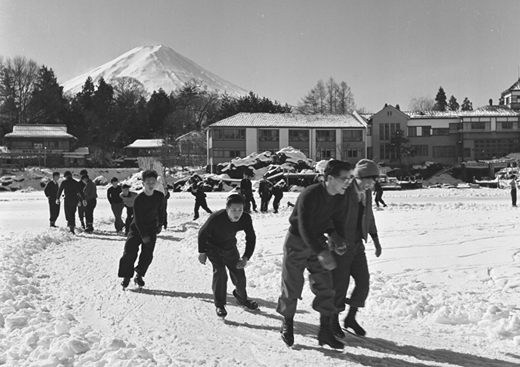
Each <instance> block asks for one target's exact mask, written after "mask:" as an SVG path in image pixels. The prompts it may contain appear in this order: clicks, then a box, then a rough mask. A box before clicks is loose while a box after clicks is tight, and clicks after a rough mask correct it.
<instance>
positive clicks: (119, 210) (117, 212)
mask: <svg viewBox="0 0 520 367" xmlns="http://www.w3.org/2000/svg"><path fill="white" fill-rule="evenodd" d="M110 206H111V207H112V213H114V218H115V220H114V227H116V231H117V232H119V231H121V230H122V229H123V228H124V226H125V224H124V223H123V219H122V218H121V216H122V215H123V209H124V207H125V203H123V202H120V203H117V204H110Z"/></svg>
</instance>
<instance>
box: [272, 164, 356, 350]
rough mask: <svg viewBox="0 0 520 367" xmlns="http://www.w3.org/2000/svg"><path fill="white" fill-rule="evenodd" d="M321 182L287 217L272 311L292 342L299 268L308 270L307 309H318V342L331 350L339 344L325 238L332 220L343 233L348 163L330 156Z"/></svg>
mask: <svg viewBox="0 0 520 367" xmlns="http://www.w3.org/2000/svg"><path fill="white" fill-rule="evenodd" d="M324 177H325V181H324V182H323V183H317V184H313V185H310V186H308V187H307V188H305V190H303V191H302V193H301V194H300V196H299V197H298V200H297V201H296V205H295V207H294V209H293V211H292V213H291V216H290V217H289V223H290V224H291V225H290V227H289V231H288V232H287V235H286V237H285V243H284V246H283V247H284V256H283V263H282V294H281V295H280V298H279V299H278V306H277V308H276V311H277V312H278V313H279V314H281V315H282V316H283V317H284V320H283V323H282V327H281V330H280V332H281V336H282V340H283V341H284V342H285V343H286V344H287V345H288V346H292V345H293V343H294V332H293V318H294V315H295V313H296V305H297V302H298V298H300V297H301V294H302V289H303V284H304V277H303V273H304V270H305V269H307V270H308V271H309V273H310V274H309V283H310V286H311V290H312V292H313V293H314V295H315V298H314V302H313V304H312V307H313V308H314V309H315V310H316V311H318V312H319V313H320V330H319V333H318V342H319V344H320V345H324V344H327V345H329V346H330V347H332V348H339V349H341V348H343V343H341V342H339V341H338V340H337V339H336V338H335V337H334V334H333V333H332V328H331V325H330V318H331V315H332V314H334V313H335V312H336V307H335V306H334V289H333V287H332V276H331V273H330V271H331V270H332V269H334V268H335V267H336V264H335V262H334V258H333V257H332V254H331V252H330V250H329V247H328V246H327V241H326V238H325V236H324V233H325V231H326V230H327V228H328V227H329V223H330V221H331V220H332V223H333V224H334V228H335V230H336V231H337V232H338V235H339V236H343V235H344V228H345V221H344V219H343V212H344V210H345V205H346V198H345V195H344V193H345V190H346V189H347V187H348V185H349V184H350V180H351V172H350V164H349V163H348V162H342V161H339V160H330V161H329V162H328V163H327V166H326V167H325V172H324Z"/></svg>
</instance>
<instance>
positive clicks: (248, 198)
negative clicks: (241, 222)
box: [240, 172, 285, 214]
mask: <svg viewBox="0 0 520 367" xmlns="http://www.w3.org/2000/svg"><path fill="white" fill-rule="evenodd" d="M284 186H285V182H284V181H283V180H280V181H279V182H277V183H276V184H274V185H273V183H271V181H269V180H268V179H267V177H266V176H264V177H262V180H260V184H259V187H258V194H259V195H260V212H262V213H267V211H268V209H269V202H270V201H271V198H274V199H273V209H274V213H275V214H276V213H278V209H279V207H280V201H281V200H282V198H283V189H284ZM253 192H254V191H253V184H252V182H251V174H250V173H248V172H245V173H244V175H243V178H242V180H241V181H240V194H241V195H242V196H243V198H244V211H245V212H246V213H251V206H253V210H254V211H255V212H256V211H257V210H256V208H257V206H256V201H255V197H254V195H253Z"/></svg>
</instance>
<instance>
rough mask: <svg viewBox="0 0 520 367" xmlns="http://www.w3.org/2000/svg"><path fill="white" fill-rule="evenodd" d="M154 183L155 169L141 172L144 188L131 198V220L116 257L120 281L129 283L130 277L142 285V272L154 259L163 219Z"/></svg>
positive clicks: (155, 178)
mask: <svg viewBox="0 0 520 367" xmlns="http://www.w3.org/2000/svg"><path fill="white" fill-rule="evenodd" d="M156 183H157V172H155V171H152V170H147V171H144V172H143V186H144V191H143V192H141V193H140V194H139V195H137V197H136V198H135V200H134V220H133V222H132V224H131V225H130V232H129V233H128V237H127V238H126V242H125V249H124V252H123V256H122V257H121V260H119V271H118V276H119V277H120V278H123V281H122V282H121V285H122V286H123V288H126V287H128V285H129V284H130V279H131V278H132V277H133V276H134V271H135V278H134V282H135V284H137V286H139V287H143V286H144V280H143V278H144V276H145V275H146V271H147V270H148V267H149V266H150V264H151V262H152V259H153V251H154V248H155V241H156V240H157V235H158V234H159V233H161V230H162V226H163V221H164V195H163V194H162V193H161V192H159V191H157V190H154V188H155V185H156ZM139 246H141V254H140V255H139V261H138V263H137V266H136V267H135V269H134V263H135V260H136V259H137V253H138V252H139Z"/></svg>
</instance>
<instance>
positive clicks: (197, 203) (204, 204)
mask: <svg viewBox="0 0 520 367" xmlns="http://www.w3.org/2000/svg"><path fill="white" fill-rule="evenodd" d="M199 208H202V209H204V210H205V211H206V212H207V213H210V214H211V213H212V211H211V210H210V209H209V208H208V203H207V202H206V198H202V199H195V209H194V214H195V218H198V217H199Z"/></svg>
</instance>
